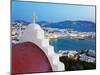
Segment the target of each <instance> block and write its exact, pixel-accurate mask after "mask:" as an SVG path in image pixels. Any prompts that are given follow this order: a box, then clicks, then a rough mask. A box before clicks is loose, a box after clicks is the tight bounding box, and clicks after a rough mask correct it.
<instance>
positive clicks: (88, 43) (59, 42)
mask: <svg viewBox="0 0 100 75" xmlns="http://www.w3.org/2000/svg"><path fill="white" fill-rule="evenodd" d="M50 45H52V46H54V50H55V52H57V53H58V52H59V51H65V50H75V51H80V50H90V49H91V50H96V39H95V38H93V39H91V38H88V39H75V38H73V39H72V38H60V39H53V40H51V41H50Z"/></svg>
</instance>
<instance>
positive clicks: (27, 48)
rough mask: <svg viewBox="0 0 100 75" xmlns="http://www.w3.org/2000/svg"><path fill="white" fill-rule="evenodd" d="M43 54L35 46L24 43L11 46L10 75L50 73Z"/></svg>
mask: <svg viewBox="0 0 100 75" xmlns="http://www.w3.org/2000/svg"><path fill="white" fill-rule="evenodd" d="M51 71H52V68H51V65H50V63H49V60H48V58H47V56H46V55H45V53H44V52H43V51H42V50H41V49H40V48H39V47H38V46H36V45H35V44H33V43H31V42H24V43H19V44H14V45H12V73H13V74H23V73H34V72H35V73H36V72H51Z"/></svg>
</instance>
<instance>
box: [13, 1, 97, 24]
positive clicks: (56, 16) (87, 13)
mask: <svg viewBox="0 0 100 75" xmlns="http://www.w3.org/2000/svg"><path fill="white" fill-rule="evenodd" d="M33 13H35V14H36V16H37V19H36V20H37V21H47V22H59V21H65V20H72V21H76V20H85V21H93V22H95V6H86V5H72V4H57V3H56V4H54V3H39V2H20V1H19V2H18V1H13V2H12V20H24V21H27V22H32V20H33V16H32V15H33Z"/></svg>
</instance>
